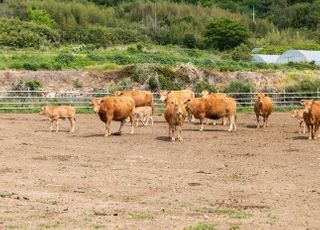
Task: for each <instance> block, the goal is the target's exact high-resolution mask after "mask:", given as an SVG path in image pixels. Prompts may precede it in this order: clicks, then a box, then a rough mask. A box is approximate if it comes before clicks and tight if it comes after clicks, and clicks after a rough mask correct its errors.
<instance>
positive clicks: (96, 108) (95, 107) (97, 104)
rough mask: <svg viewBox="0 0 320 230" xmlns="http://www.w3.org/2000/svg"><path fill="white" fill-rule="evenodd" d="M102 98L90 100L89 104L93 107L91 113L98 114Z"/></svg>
mask: <svg viewBox="0 0 320 230" xmlns="http://www.w3.org/2000/svg"><path fill="white" fill-rule="evenodd" d="M102 101H103V99H102V98H94V99H92V100H91V102H90V104H91V105H93V111H94V112H95V113H97V112H99V109H100V104H101V103H102Z"/></svg>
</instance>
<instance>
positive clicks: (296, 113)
mask: <svg viewBox="0 0 320 230" xmlns="http://www.w3.org/2000/svg"><path fill="white" fill-rule="evenodd" d="M298 115H299V110H297V109H294V110H292V112H291V117H292V118H298Z"/></svg>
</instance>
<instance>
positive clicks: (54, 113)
mask: <svg viewBox="0 0 320 230" xmlns="http://www.w3.org/2000/svg"><path fill="white" fill-rule="evenodd" d="M39 114H40V115H46V116H47V117H49V119H50V132H51V131H52V125H53V123H54V122H55V123H56V132H59V127H58V120H59V119H63V120H65V119H66V118H68V119H69V121H70V125H71V128H70V132H71V133H73V132H74V123H75V120H76V118H75V115H76V109H75V108H74V107H72V106H44V107H42V108H41V110H40V113H39Z"/></svg>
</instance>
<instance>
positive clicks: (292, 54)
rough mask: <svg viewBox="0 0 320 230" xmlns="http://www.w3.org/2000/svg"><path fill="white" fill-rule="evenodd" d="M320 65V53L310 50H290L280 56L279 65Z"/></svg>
mask: <svg viewBox="0 0 320 230" xmlns="http://www.w3.org/2000/svg"><path fill="white" fill-rule="evenodd" d="M312 61H314V62H315V64H316V65H320V51H310V50H288V51H287V52H285V53H283V54H281V55H280V57H279V58H278V60H277V63H278V64H287V63H288V62H312Z"/></svg>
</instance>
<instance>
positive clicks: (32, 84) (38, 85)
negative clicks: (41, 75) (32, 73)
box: [25, 80, 42, 91]
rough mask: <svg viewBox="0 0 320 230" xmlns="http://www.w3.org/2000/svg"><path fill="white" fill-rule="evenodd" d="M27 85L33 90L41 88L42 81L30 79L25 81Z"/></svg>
mask: <svg viewBox="0 0 320 230" xmlns="http://www.w3.org/2000/svg"><path fill="white" fill-rule="evenodd" d="M25 86H26V88H27V89H29V90H31V91H36V90H41V88H42V83H41V82H40V81H38V80H30V81H26V82H25Z"/></svg>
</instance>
